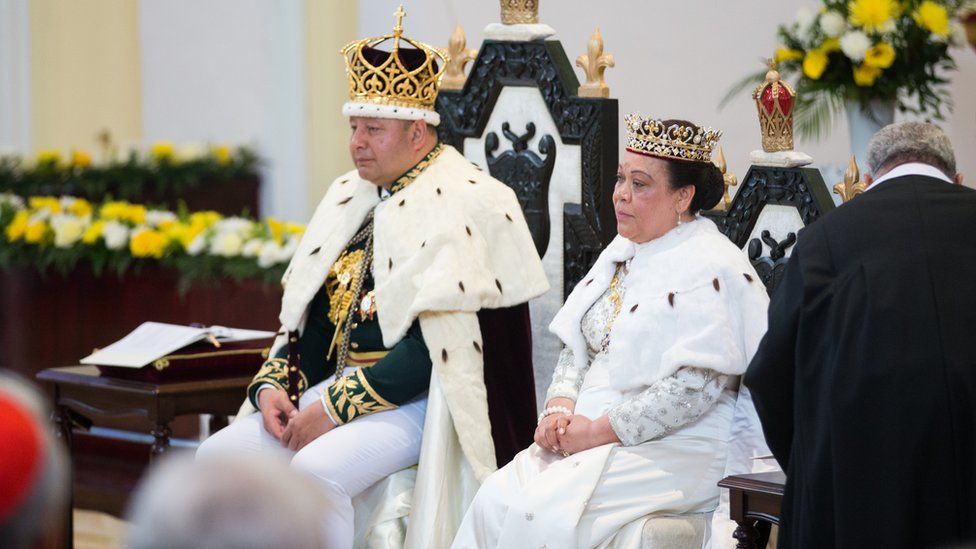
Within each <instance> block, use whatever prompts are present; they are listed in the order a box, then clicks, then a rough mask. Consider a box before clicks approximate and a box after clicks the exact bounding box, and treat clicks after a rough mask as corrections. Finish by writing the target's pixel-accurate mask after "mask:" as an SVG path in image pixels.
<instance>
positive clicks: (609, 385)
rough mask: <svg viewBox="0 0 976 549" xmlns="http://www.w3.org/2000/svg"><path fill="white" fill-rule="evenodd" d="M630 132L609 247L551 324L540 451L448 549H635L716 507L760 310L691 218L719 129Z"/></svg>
mask: <svg viewBox="0 0 976 549" xmlns="http://www.w3.org/2000/svg"><path fill="white" fill-rule="evenodd" d="M626 124H627V132H628V137H627V150H626V152H625V153H624V155H623V159H622V161H621V163H620V166H619V168H618V172H617V182H616V185H615V188H614V193H613V203H614V209H615V213H616V218H617V232H618V236H617V237H616V238H615V239H614V240H613V241H612V242H611V243H610V244H609V246H607V248H606V249H605V250H604V251H603V253H602V254H601V255H600V257H599V258H598V259H597V261H596V263H595V264H594V265H593V268H592V269H591V270H590V272H589V273H588V274H587V275H586V276H585V277H584V278H583V280H582V281H581V282H580V284H578V285H577V286H576V288H575V289H574V290H573V292H572V294H570V296H569V298H568V299H567V300H566V304H565V305H564V306H563V308H562V309H561V310H560V311H559V313H558V314H557V315H556V317H555V319H554V320H553V322H552V324H551V326H550V330H551V331H552V332H553V333H554V334H555V335H556V336H557V337H559V339H560V340H562V343H563V344H564V345H565V346H564V348H563V350H562V352H561V354H560V356H559V359H558V364H557V365H556V369H555V372H554V375H553V379H552V383H551V384H550V386H549V390H548V394H547V396H546V407H545V410H544V411H543V412H542V414H541V415H540V417H539V423H538V428H537V429H536V432H535V443H534V444H532V445H531V446H530V447H529V448H528V449H526V450H523V451H522V452H521V453H519V454H518V455H517V456H516V457H515V459H514V460H513V461H512V462H511V463H509V464H508V465H507V466H505V467H504V468H502V469H500V470H499V471H497V472H495V473H494V474H492V475H491V476H490V477H488V479H487V480H486V482H485V483H484V484H483V485H482V486H481V489H480V490H479V492H478V494H477V496H476V497H475V500H474V502H473V503H472V505H471V506H470V507H469V509H468V511H467V514H466V515H465V517H464V520H463V522H462V525H461V528H460V530H459V532H458V534H457V537H456V538H455V540H454V545H453V547H455V548H464V549H467V548H475V547H477V548H495V547H544V546H548V547H639V546H640V539H641V532H642V530H643V527H644V523H645V522H646V520H647V519H648V518H649V517H653V516H656V515H680V514H690V513H708V512H711V511H713V510H714V509H715V507H716V505H717V504H718V501H719V488H718V487H717V486H716V483H717V482H718V481H719V480H721V478H722V476H723V474H724V473H725V471H726V457H727V447H728V441H729V433H730V430H731V428H732V420H733V413H734V411H735V408H736V394H737V393H736V391H737V385H738V376H739V375H741V374H742V373H743V372H745V370H746V366H747V365H748V364H749V359H750V358H751V356H752V354H753V352H754V351H755V348H756V346H757V345H758V342H759V339H760V338H761V337H762V335H763V332H764V331H765V326H766V320H765V314H766V307H767V304H768V298H767V296H766V291H765V288H764V286H763V285H762V283H761V282H760V280H759V277H758V276H757V274H756V272H755V271H754V270H753V267H752V265H751V264H750V263H749V261H748V260H747V258H746V257H745V255H744V254H743V253H742V252H741V250H739V249H738V248H737V247H736V246H735V245H734V244H733V243H732V242H731V241H729V240H728V239H727V238H726V237H725V236H724V235H723V234H722V233H720V232H719V231H718V229H717V228H716V226H715V224H714V223H713V222H712V221H710V220H708V219H705V218H702V217H700V216H699V215H698V212H700V211H701V210H703V209H709V208H712V207H714V206H715V204H716V203H717V202H718V201H719V200H720V199H721V198H722V196H723V192H724V184H723V179H722V174H721V172H720V171H719V170H718V168H716V167H715V165H714V164H712V163H711V161H710V157H711V152H712V149H713V147H714V146H715V144H716V142H717V141H718V139H719V137H720V136H721V132H719V131H714V130H711V129H706V128H702V127H700V126H697V125H695V124H692V123H690V122H687V121H684V120H655V119H650V118H645V117H642V116H639V115H630V116H628V117H627V119H626ZM726 520H727V519H726Z"/></svg>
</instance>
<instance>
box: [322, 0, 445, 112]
mask: <svg viewBox="0 0 976 549" xmlns="http://www.w3.org/2000/svg"><path fill="white" fill-rule="evenodd" d="M394 15H395V16H396V25H395V26H394V27H393V33H392V34H387V35H383V36H377V37H373V38H363V39H361V40H356V41H353V42H350V43H348V44H346V45H345V47H343V48H342V50H341V53H342V56H343V57H345V60H346V76H348V78H349V101H348V102H347V103H346V104H345V105H343V106H342V113H343V114H344V115H346V116H368V117H373V118H399V119H403V120H425V121H426V122H428V123H430V124H433V125H435V126H436V125H437V124H438V123H440V116H439V115H438V114H437V112H436V111H435V110H434V100H436V99H437V90H438V88H439V86H440V77H441V74H442V73H443V72H444V67H445V66H447V62H448V60H449V57H448V55H447V53H445V52H444V51H443V50H440V49H438V48H435V47H433V46H430V45H428V44H425V43H423V42H419V41H416V40H413V39H411V38H407V37H405V36H403V17H404V16H405V15H406V13H405V12H404V11H403V6H402V5H401V6H400V7H399V8H398V9H397V11H396V13H395V14H394ZM389 40H392V42H393V44H392V48H391V49H390V51H383V50H380V49H377V46H379V45H380V44H382V43H383V42H386V41H389ZM402 43H406V44H407V45H409V46H410V47H407V48H402V47H401V45H403V44H402Z"/></svg>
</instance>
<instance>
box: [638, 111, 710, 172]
mask: <svg viewBox="0 0 976 549" xmlns="http://www.w3.org/2000/svg"><path fill="white" fill-rule="evenodd" d="M624 121H625V122H626V124H627V150H628V151H631V152H635V153H637V154H645V155H649V156H657V157H661V158H670V159H674V160H688V161H692V162H710V161H711V158H712V149H714V148H715V145H716V144H717V143H718V140H719V138H720V137H722V131H721V130H713V129H712V128H701V127H697V126H692V125H688V124H683V123H676V124H670V125H665V122H666V121H664V120H658V119H654V118H647V117H644V116H641V115H639V114H629V115H627V117H626V118H625V119H624Z"/></svg>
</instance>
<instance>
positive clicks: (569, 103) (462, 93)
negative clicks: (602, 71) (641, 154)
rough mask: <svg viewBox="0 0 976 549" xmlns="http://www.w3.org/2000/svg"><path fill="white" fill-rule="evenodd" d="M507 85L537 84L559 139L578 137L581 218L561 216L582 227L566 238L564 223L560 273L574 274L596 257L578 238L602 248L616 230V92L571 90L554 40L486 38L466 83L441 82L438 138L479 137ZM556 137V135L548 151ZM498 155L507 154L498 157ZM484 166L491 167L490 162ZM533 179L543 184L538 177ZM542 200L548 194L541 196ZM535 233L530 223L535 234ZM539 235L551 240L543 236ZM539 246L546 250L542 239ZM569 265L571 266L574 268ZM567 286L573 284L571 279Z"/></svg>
mask: <svg viewBox="0 0 976 549" xmlns="http://www.w3.org/2000/svg"><path fill="white" fill-rule="evenodd" d="M509 86H520V87H534V88H538V90H539V92H540V94H541V96H542V99H543V101H544V102H545V104H546V108H547V109H548V110H549V116H551V117H552V120H553V121H554V122H555V125H556V128H557V130H558V131H559V136H558V137H559V142H561V143H564V144H569V145H574V144H578V145H580V152H581V155H582V165H581V166H580V170H581V174H580V175H581V180H582V189H581V193H580V194H581V196H580V199H579V205H578V206H577V208H578V210H579V211H578V216H579V218H578V219H576V220H574V221H566V222H565V223H564V225H565V224H567V223H568V224H571V225H572V226H573V227H576V228H577V229H579V231H580V233H579V234H580V235H583V234H585V235H586V236H585V237H583V236H580V237H579V239H577V240H573V241H572V242H570V238H576V237H575V236H573V235H572V234H571V233H570V232H569V231H567V233H566V237H565V238H566V242H565V244H564V247H563V248H564V250H563V251H564V254H565V255H564V258H563V259H564V273H563V274H564V280H567V281H568V280H573V279H574V276H573V274H572V272H573V271H572V269H576V268H577V267H578V266H579V265H585V266H586V268H587V269H588V268H589V266H590V265H591V264H592V261H593V260H594V259H595V258H596V256H595V255H593V253H592V251H591V250H590V249H589V248H585V249H584V248H582V247H581V246H583V245H584V244H585V245H587V246H589V245H590V244H592V241H591V240H590V239H591V238H595V239H596V242H597V243H598V249H597V252H599V250H600V249H602V248H603V247H604V246H605V245H606V244H608V243H609V242H610V240H612V239H613V237H614V235H616V229H617V226H616V220H615V219H614V215H613V204H612V202H611V195H612V193H613V182H614V178H615V172H616V166H617V153H618V151H617V146H618V139H617V124H618V114H617V100H616V99H598V98H582V97H578V96H577V95H576V93H577V89H578V88H579V80H577V78H576V75H575V74H574V72H573V65H572V64H571V63H570V61H569V59H568V58H567V57H566V52H565V51H563V48H562V45H561V44H560V43H559V42H558V41H533V42H500V41H495V40H486V41H485V42H484V44H483V45H482V47H481V51H480V52H479V53H478V57H477V59H475V61H474V64H473V65H472V67H471V71H470V73H469V75H468V79H467V81H466V82H465V85H464V89H462V90H444V91H441V92H440V93H439V94H438V96H437V103H436V108H437V112H439V113H440V115H441V123H440V125H439V126H438V129H437V130H438V135H439V137H440V139H441V141H443V142H444V143H448V144H450V145H453V146H454V147H455V148H456V149H458V150H459V151H462V152H463V151H464V140H465V139H466V138H469V137H471V138H478V137H480V136H481V135H482V134H483V133H484V131H485V127H486V126H487V124H488V120H489V118H490V116H491V112H492V110H494V108H495V103H496V102H497V100H498V96H499V95H500V94H501V92H502V89H503V88H505V87H509ZM489 138H490V136H486V140H487V139H489ZM496 139H497V136H496ZM487 144H488V142H487V141H486V145H487ZM556 144H557V143H556V140H555V136H553V140H552V147H551V150H552V151H553V154H554V153H555V146H556ZM539 145H540V146H539V152H540V153H542V154H543V155H548V153H546V151H545V150H543V148H542V147H543V143H542V142H540V144H539ZM546 146H547V147H548V146H549V145H546ZM486 152H487V151H486ZM533 154H534V153H533ZM503 156H504V154H503V155H502V156H500V157H499V158H502V157H503ZM546 160H548V157H547V158H546ZM489 170H490V171H492V175H495V171H494V169H492V168H491V166H489ZM536 173H542V172H541V171H537V172H536ZM551 174H552V172H551V170H550V171H548V172H545V177H546V181H545V182H544V183H545V186H546V187H548V183H549V182H548V178H549V177H551ZM496 177H498V178H499V179H500V180H501V181H503V182H505V183H507V184H508V185H510V186H513V188H515V190H516V192H517V193H518V192H519V189H518V188H516V185H515V184H513V183H514V182H515V180H510V179H507V178H506V177H504V174H502V175H500V176H496ZM516 180H519V178H516ZM526 183H527V182H526V181H525V180H519V181H518V185H520V186H522V187H526V186H527V185H526ZM538 183H539V184H540V186H541V183H543V182H542V181H539V182H538ZM521 199H522V195H520V200H521ZM542 202H545V201H541V202H540V204H541V203H542ZM522 204H523V207H526V206H527V205H529V204H530V202H528V201H524V202H522ZM569 206H570V205H569V204H567V207H569ZM546 208H548V206H546ZM525 213H526V218H527V219H529V220H530V221H529V222H530V227H531V226H532V225H531V223H532V221H531V217H532V216H533V215H537V214H536V213H535V212H530V211H528V210H527V211H526V212H525ZM547 217H548V216H547ZM584 225H585V227H584ZM567 226H568V225H567ZM540 234H541V233H540ZM574 234H575V233H574ZM536 236H537V234H536V230H535V229H534V230H533V237H536ZM542 241H543V239H539V238H537V239H536V245H537V247H539V246H541V243H542ZM544 241H545V242H548V237H546V238H545V239H544ZM539 249H540V250H545V247H540V248H539ZM570 265H572V266H574V267H572V268H571V267H570ZM585 271H586V269H584V270H583V272H584V273H585ZM576 279H578V278H576ZM568 288H570V289H571V288H572V286H568ZM566 293H568V291H567V292H566ZM565 295H566V294H565V293H564V296H565Z"/></svg>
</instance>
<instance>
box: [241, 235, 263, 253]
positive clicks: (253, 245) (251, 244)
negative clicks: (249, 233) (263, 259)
mask: <svg viewBox="0 0 976 549" xmlns="http://www.w3.org/2000/svg"><path fill="white" fill-rule="evenodd" d="M263 245H264V243H263V242H261V239H260V238H252V239H251V240H248V241H247V242H245V243H244V249H243V250H241V255H243V256H244V257H257V256H258V254H260V253H261V246H263Z"/></svg>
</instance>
